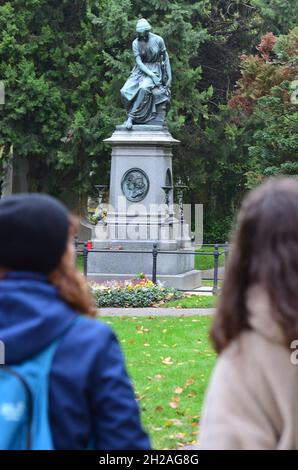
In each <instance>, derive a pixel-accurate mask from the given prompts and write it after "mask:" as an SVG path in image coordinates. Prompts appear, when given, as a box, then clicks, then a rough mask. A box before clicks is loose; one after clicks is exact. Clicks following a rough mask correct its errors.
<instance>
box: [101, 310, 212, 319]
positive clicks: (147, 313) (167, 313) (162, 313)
mask: <svg viewBox="0 0 298 470" xmlns="http://www.w3.org/2000/svg"><path fill="white" fill-rule="evenodd" d="M214 312H215V309H214V308H100V309H98V315H99V316H100V317H181V316H182V315H184V316H195V315H214Z"/></svg>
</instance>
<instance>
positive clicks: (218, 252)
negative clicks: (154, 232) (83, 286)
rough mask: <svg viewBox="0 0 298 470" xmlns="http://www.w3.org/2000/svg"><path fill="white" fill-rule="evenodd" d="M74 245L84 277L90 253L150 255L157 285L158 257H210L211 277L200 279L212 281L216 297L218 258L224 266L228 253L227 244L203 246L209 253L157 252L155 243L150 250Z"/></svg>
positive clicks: (153, 278) (80, 243)
mask: <svg viewBox="0 0 298 470" xmlns="http://www.w3.org/2000/svg"><path fill="white" fill-rule="evenodd" d="M75 244H76V252H77V254H81V255H83V272H84V275H85V276H87V271H88V255H89V253H90V252H92V253H119V254H123V255H125V254H140V253H141V254H151V255H152V275H151V277H152V282H153V283H154V284H157V282H158V259H159V255H160V254H162V255H169V256H171V255H177V254H178V255H183V256H185V255H195V256H198V257H200V256H210V257H212V258H213V267H212V268H209V269H207V271H212V273H213V276H212V277H211V278H210V277H204V276H203V277H202V280H203V281H204V280H205V281H206V280H208V281H212V290H211V292H212V294H213V295H217V294H218V292H219V290H220V285H219V284H220V281H221V280H222V278H220V276H219V267H220V262H219V260H220V258H221V257H223V258H224V261H223V263H222V265H223V266H222V267H224V266H225V265H226V261H227V257H228V253H229V244H228V243H227V242H226V243H223V244H221V243H214V244H204V247H207V246H210V247H213V250H210V251H196V250H195V247H194V250H193V251H190V250H187V251H184V250H181V251H166V250H159V249H158V245H157V243H154V244H153V246H152V250H97V249H94V248H93V246H92V243H91V242H82V241H80V240H77V239H76V240H75ZM179 290H181V291H183V290H184V291H187V292H198V291H197V289H179ZM200 292H210V289H204V288H200Z"/></svg>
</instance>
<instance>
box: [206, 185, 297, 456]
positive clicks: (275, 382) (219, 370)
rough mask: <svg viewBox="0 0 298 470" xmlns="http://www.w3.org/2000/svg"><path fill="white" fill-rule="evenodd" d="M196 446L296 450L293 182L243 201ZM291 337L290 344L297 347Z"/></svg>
mask: <svg viewBox="0 0 298 470" xmlns="http://www.w3.org/2000/svg"><path fill="white" fill-rule="evenodd" d="M211 339H212V341H213V344H214V346H215V349H216V351H217V352H218V353H219V358H218V361H217V364H216V367H215V370H214V372H213V376H212V379H211V382H210V384H209V389H208V392H207V396H206V400H205V405H204V409H203V415H202V421H201V433H200V439H199V445H200V448H202V449H298V365H297V361H296V360H295V357H296V358H297V354H296V356H295V349H294V348H295V345H296V348H297V340H298V182H297V181H295V180H294V179H290V178H278V179H272V180H269V181H267V182H266V183H264V184H263V185H262V186H260V187H259V188H258V189H256V190H255V191H253V192H251V193H250V194H249V195H248V197H247V198H246V199H245V200H244V203H243V205H242V208H241V210H240V213H239V216H238V224H237V229H236V233H235V236H234V241H233V244H232V250H231V254H230V257H229V262H228V266H227V270H226V273H225V279H224V284H223V289H222V293H221V296H220V300H219V305H218V308H217V313H216V317H215V321H214V324H213V327H212V331H211ZM295 340H296V342H295Z"/></svg>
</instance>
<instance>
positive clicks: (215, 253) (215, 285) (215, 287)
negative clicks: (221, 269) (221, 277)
mask: <svg viewBox="0 0 298 470" xmlns="http://www.w3.org/2000/svg"><path fill="white" fill-rule="evenodd" d="M213 256H214V274H213V289H212V294H213V295H217V293H218V258H219V251H218V244H217V243H215V245H214V251H213Z"/></svg>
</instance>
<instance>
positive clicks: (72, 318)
mask: <svg viewBox="0 0 298 470" xmlns="http://www.w3.org/2000/svg"><path fill="white" fill-rule="evenodd" d="M77 225H78V224H77V221H76V219H75V218H74V217H72V216H70V215H69V213H68V211H67V210H66V208H65V207H64V206H63V205H62V204H60V203H59V202H58V201H57V200H55V199H54V198H52V197H49V196H46V195H40V194H20V195H14V196H10V197H6V198H3V199H1V201H0V340H1V341H2V342H3V343H4V344H5V356H6V357H5V359H6V363H5V365H4V366H1V368H0V429H1V433H0V449H16V450H18V449H23V448H30V449H33V450H35V449H45V450H51V449H58V450H59V449H66V450H84V449H87V448H92V449H96V450H101V449H102V450H132V449H150V442H149V439H148V436H147V434H146V433H145V432H144V431H143V429H142V426H141V421H140V416H139V408H138V404H137V402H136V399H135V396H134V392H133V388H132V384H131V381H130V378H129V377H128V375H127V372H126V369H125V363H124V358H123V355H122V351H121V348H120V346H119V343H118V341H117V339H116V337H115V335H114V333H113V331H112V330H111V328H110V327H109V326H108V325H106V324H104V323H102V322H100V321H97V320H96V319H94V318H93V317H95V315H96V309H95V307H94V305H93V301H92V298H91V295H90V292H89V289H88V285H87V283H86V282H85V280H84V279H83V277H82V276H81V274H80V273H79V272H77V270H76V267H75V248H74V235H75V233H76V230H77ZM47 351H48V353H47ZM51 354H52V356H51ZM49 358H50V359H49ZM49 360H50V362H49ZM43 361H44V362H43ZM44 364H45V365H46V366H47V367H49V370H46V368H45V366H44ZM20 371H23V372H24V373H25V375H22V373H20ZM32 371H33V372H32ZM39 375H40V377H39ZM11 377H13V378H16V379H19V383H18V381H17V380H15V381H14V382H13V381H12V380H11V381H9V379H10V378H11ZM24 385H25V387H24ZM9 387H11V393H10V390H9ZM20 387H23V392H24V391H26V397H27V398H28V400H25V401H24V403H22V402H20V400H16V399H14V394H15V396H16V394H17V393H19V394H20V393H22V388H20ZM5 390H6V392H7V391H8V392H7V393H6V397H5V398H3V397H4V395H5ZM3 400H4V401H3ZM22 415H24V416H22ZM12 418H13V420H12ZM10 430H11V431H10ZM24 431H25V434H26V435H25V436H23V434H24Z"/></svg>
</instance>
